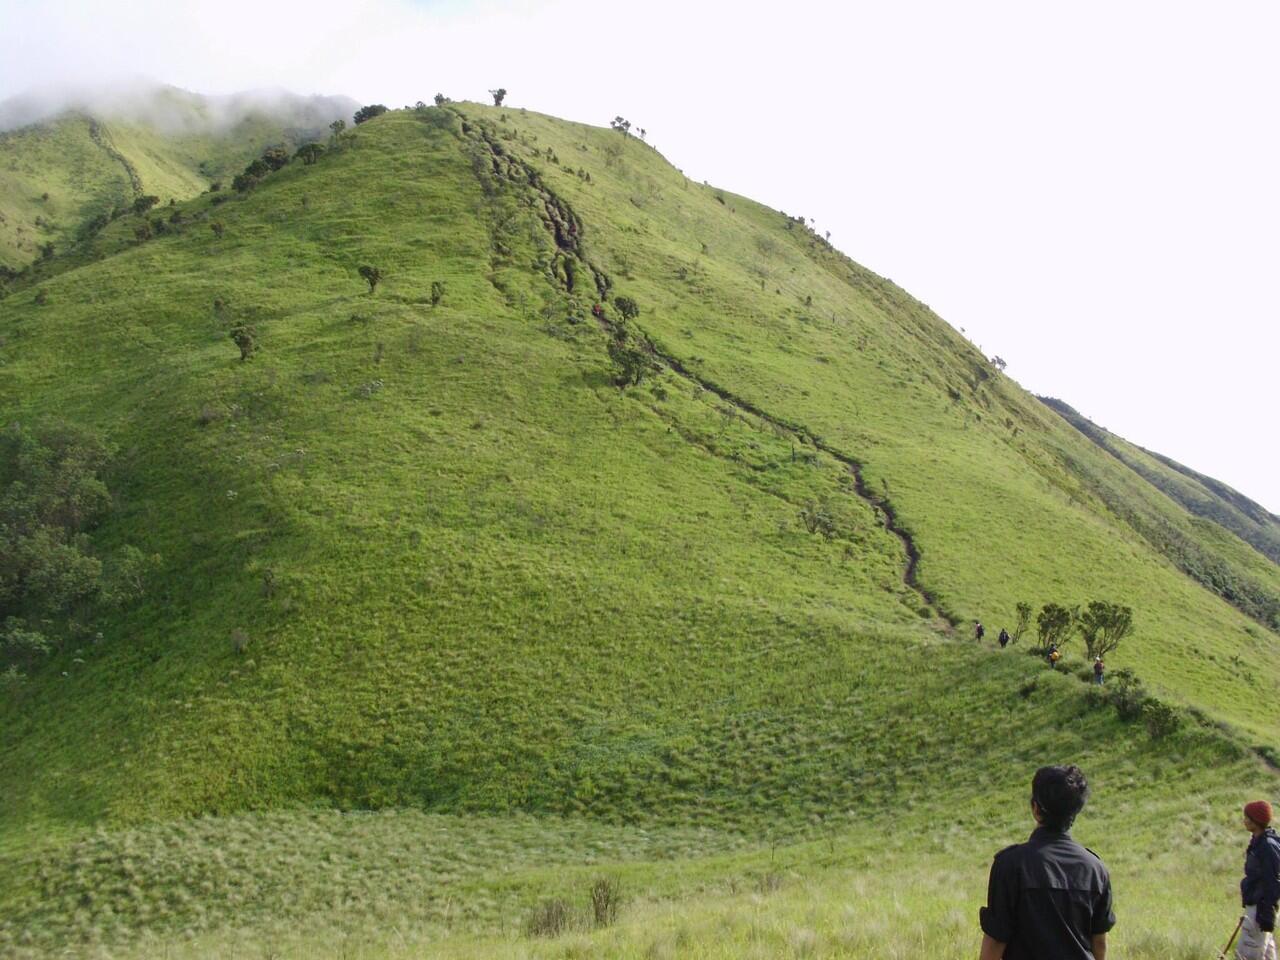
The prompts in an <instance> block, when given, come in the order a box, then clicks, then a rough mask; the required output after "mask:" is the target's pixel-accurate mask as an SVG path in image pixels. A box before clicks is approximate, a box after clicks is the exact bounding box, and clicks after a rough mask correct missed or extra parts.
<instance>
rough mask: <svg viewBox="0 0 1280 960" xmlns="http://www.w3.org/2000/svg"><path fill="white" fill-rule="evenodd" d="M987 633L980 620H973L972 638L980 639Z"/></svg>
mask: <svg viewBox="0 0 1280 960" xmlns="http://www.w3.org/2000/svg"><path fill="white" fill-rule="evenodd" d="M986 635H987V631H986V629H985V628H984V627H983V626H982V621H981V620H975V621H973V639H975V640H981V639H982V638H983V637H985V636H986Z"/></svg>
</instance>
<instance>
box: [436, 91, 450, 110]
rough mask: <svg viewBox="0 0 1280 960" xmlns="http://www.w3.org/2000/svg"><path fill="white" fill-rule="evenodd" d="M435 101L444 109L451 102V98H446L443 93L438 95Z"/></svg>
mask: <svg viewBox="0 0 1280 960" xmlns="http://www.w3.org/2000/svg"><path fill="white" fill-rule="evenodd" d="M434 99H435V102H436V106H437V107H443V106H444V105H445V104H446V103H449V102H450V101H449V98H448V97H446V96H445V95H444V94H443V93H437V94H436V95H435V98H434Z"/></svg>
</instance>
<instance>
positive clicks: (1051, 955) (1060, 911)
mask: <svg viewBox="0 0 1280 960" xmlns="http://www.w3.org/2000/svg"><path fill="white" fill-rule="evenodd" d="M978 917H979V921H980V923H981V924H982V932H983V933H985V934H987V935H988V936H990V937H991V938H992V939H994V940H999V941H1000V942H1001V943H1005V944H1008V947H1007V948H1006V949H1005V952H1004V960H1093V937H1094V936H1096V935H1097V934H1099V933H1106V932H1107V931H1108V930H1110V929H1111V928H1112V927H1113V926H1115V923H1116V915H1115V913H1114V912H1113V911H1112V903H1111V877H1110V876H1109V875H1108V873H1107V868H1106V866H1104V865H1103V863H1102V861H1101V860H1099V859H1098V857H1097V856H1096V855H1095V854H1094V853H1093V851H1091V850H1086V849H1085V848H1084V847H1082V846H1080V844H1078V843H1076V842H1075V841H1074V840H1072V839H1071V835H1070V834H1069V833H1065V832H1059V831H1056V830H1050V829H1048V828H1046V827H1037V828H1036V830H1035V832H1034V833H1032V834H1031V839H1030V840H1028V841H1027V842H1026V843H1020V844H1017V845H1016V846H1012V847H1006V848H1005V849H1004V850H1001V851H1000V852H999V853H997V854H996V858H995V862H994V863H992V864H991V880H990V882H989V884H988V887H987V905H986V906H985V907H983V908H982V910H981V911H980V912H979V915H978Z"/></svg>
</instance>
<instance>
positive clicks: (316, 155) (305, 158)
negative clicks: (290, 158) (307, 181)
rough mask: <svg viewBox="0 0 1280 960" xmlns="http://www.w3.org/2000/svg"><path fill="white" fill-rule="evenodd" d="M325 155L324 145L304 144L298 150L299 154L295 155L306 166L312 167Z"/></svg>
mask: <svg viewBox="0 0 1280 960" xmlns="http://www.w3.org/2000/svg"><path fill="white" fill-rule="evenodd" d="M323 154H324V144H323V143H304V144H303V145H302V146H300V147H299V148H298V152H297V153H295V154H294V156H295V157H297V158H298V159H299V160H301V161H302V162H303V164H304V165H305V166H308V167H309V166H311V165H312V164H313V163H315V162H316V161H317V160H319V159H320V157H321V156H322V155H323Z"/></svg>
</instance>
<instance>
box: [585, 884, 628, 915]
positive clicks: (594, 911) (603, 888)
mask: <svg viewBox="0 0 1280 960" xmlns="http://www.w3.org/2000/svg"><path fill="white" fill-rule="evenodd" d="M621 903H622V895H621V887H620V886H619V884H618V881H617V879H616V878H615V877H599V878H597V879H596V881H595V883H593V884H591V916H592V919H594V920H595V924H596V926H597V927H607V926H609V925H611V924H612V923H613V922H614V921H615V920H617V919H618V907H619V906H620V905H621Z"/></svg>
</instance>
